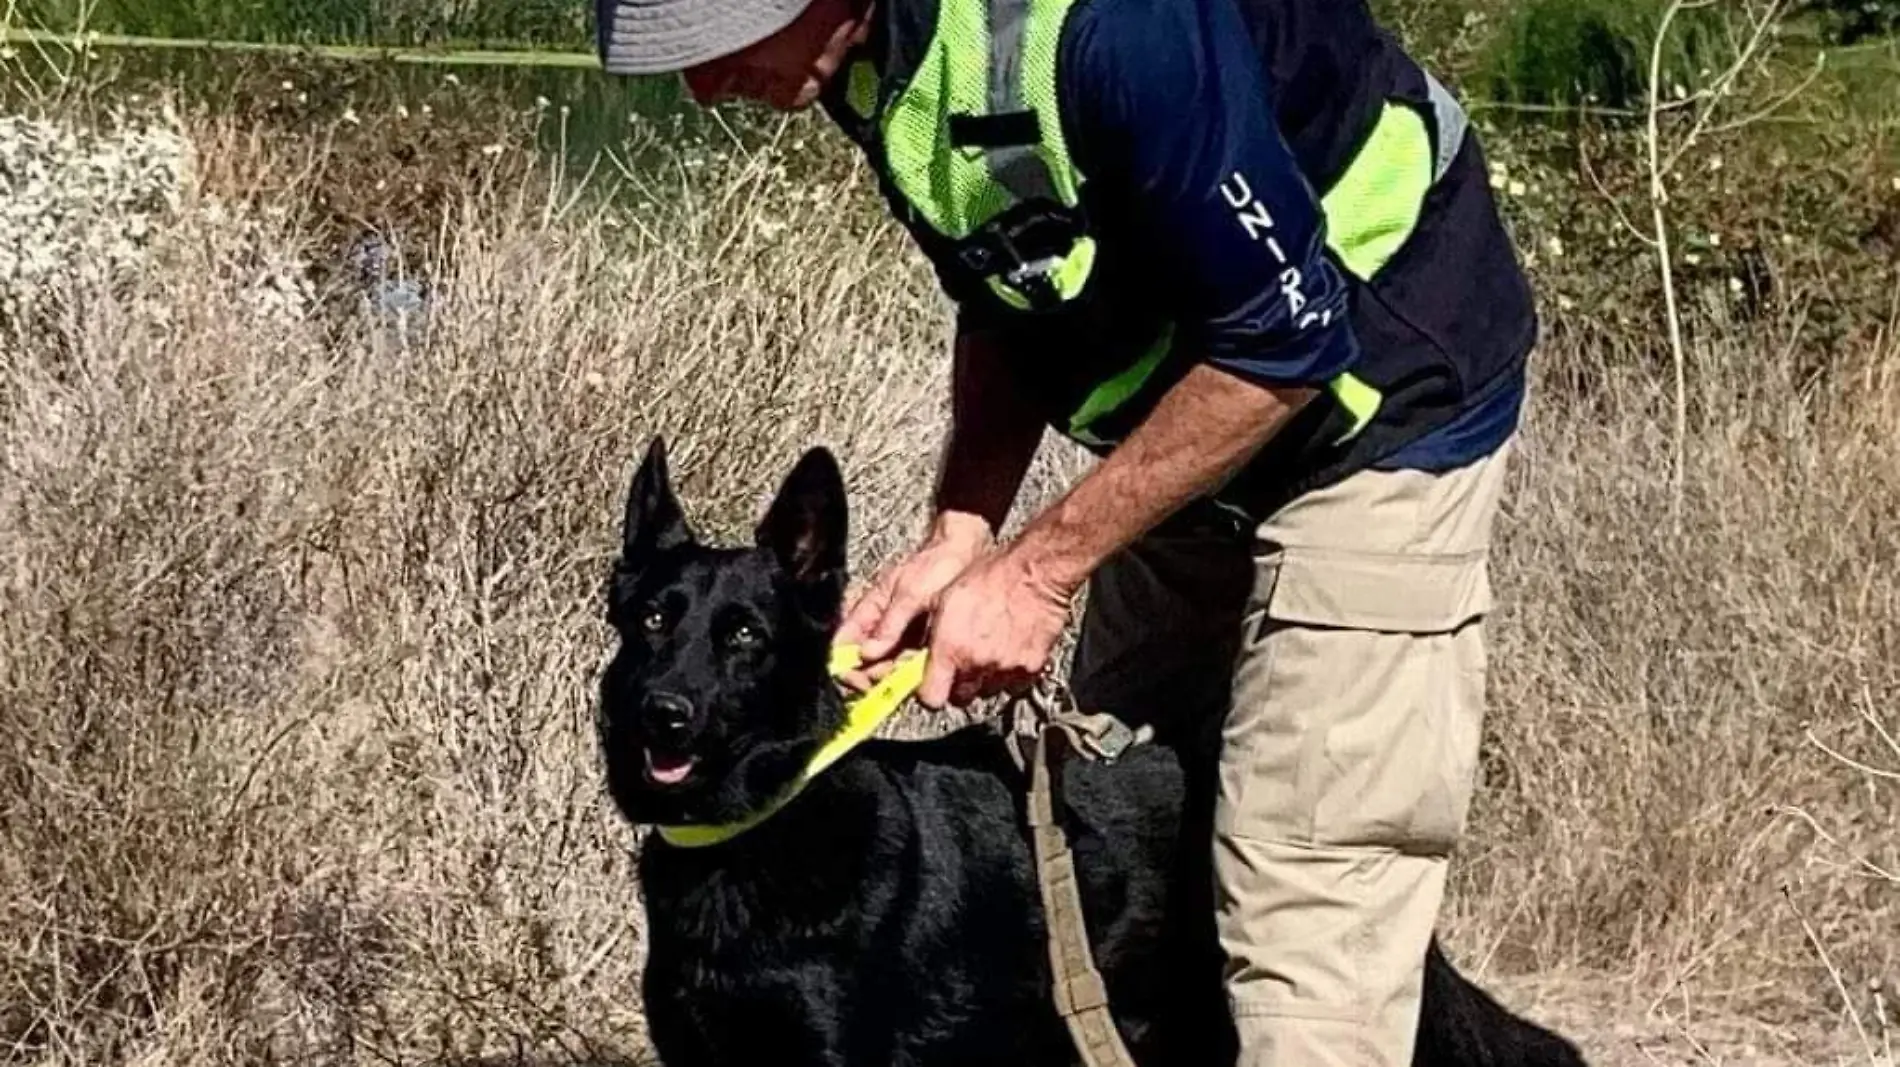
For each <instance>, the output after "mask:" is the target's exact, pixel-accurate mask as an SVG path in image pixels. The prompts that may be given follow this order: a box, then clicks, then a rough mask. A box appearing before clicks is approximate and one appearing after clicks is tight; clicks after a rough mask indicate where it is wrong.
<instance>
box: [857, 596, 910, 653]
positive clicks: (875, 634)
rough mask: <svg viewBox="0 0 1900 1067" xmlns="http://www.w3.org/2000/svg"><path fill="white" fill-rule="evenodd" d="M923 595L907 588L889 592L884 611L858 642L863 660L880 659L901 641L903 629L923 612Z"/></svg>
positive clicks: (908, 626) (908, 627) (907, 628)
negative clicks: (862, 653)
mask: <svg viewBox="0 0 1900 1067" xmlns="http://www.w3.org/2000/svg"><path fill="white" fill-rule="evenodd" d="M924 606H925V601H924V598H923V597H920V596H918V595H916V594H915V593H911V592H909V591H907V590H898V591H896V592H894V593H892V594H891V598H890V602H889V603H887V604H886V605H885V606H884V613H883V614H882V615H880V616H878V619H877V624H876V625H875V626H873V627H871V628H870V632H868V633H866V634H865V635H864V639H863V640H862V641H861V642H860V644H861V646H862V649H863V652H864V658H865V660H866V661H867V662H868V661H872V660H880V659H883V658H884V657H885V656H888V655H890V654H891V649H893V648H895V647H897V645H898V644H899V643H900V642H901V641H903V639H904V633H905V631H907V630H909V629H910V627H911V624H912V623H914V622H916V621H917V616H918V615H920V614H922V613H923V610H924Z"/></svg>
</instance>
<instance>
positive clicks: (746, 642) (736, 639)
mask: <svg viewBox="0 0 1900 1067" xmlns="http://www.w3.org/2000/svg"><path fill="white" fill-rule="evenodd" d="M763 636H764V635H762V634H760V633H759V628H758V627H756V626H753V625H751V624H750V623H743V622H742V623H740V624H739V625H737V626H735V627H733V628H732V634H731V636H730V637H728V638H727V640H728V641H731V642H732V647H734V648H752V647H753V646H755V645H757V644H758V643H759V641H760V639H761V638H762V637H763Z"/></svg>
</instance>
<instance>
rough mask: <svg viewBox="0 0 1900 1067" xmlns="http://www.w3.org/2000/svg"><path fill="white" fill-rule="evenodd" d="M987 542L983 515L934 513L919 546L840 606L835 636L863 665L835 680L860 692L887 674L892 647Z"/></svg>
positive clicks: (891, 663)
mask: <svg viewBox="0 0 1900 1067" xmlns="http://www.w3.org/2000/svg"><path fill="white" fill-rule="evenodd" d="M993 543H994V538H993V537H992V535H991V533H990V527H989V524H988V523H987V522H985V521H984V520H982V519H980V518H977V517H976V516H973V515H967V514H963V513H960V512H945V513H943V514H942V515H939V516H938V517H937V521H936V524H935V527H934V529H933V530H932V532H931V536H930V539H929V540H927V541H926V542H924V544H923V546H922V547H920V548H919V549H918V550H917V551H915V552H913V553H911V554H910V555H909V556H906V557H904V558H903V559H902V560H899V561H898V562H897V564H896V565H894V566H892V567H890V568H888V569H887V570H885V571H884V572H883V573H882V574H879V575H878V576H877V578H876V579H875V580H874V581H872V583H871V585H870V586H869V587H868V588H866V589H865V590H864V591H863V592H861V593H859V594H858V596H857V598H856V599H855V600H853V601H852V603H851V604H850V605H849V606H848V607H846V608H845V612H844V622H843V623H842V624H841V625H840V626H839V627H838V634H837V637H836V641H837V643H838V644H850V643H856V644H857V645H858V646H859V650H860V652H861V653H862V654H863V661H864V663H865V667H864V668H862V669H860V670H856V671H852V672H850V673H848V674H846V675H845V676H844V677H843V678H842V679H841V680H842V681H843V682H844V683H845V684H846V685H847V686H849V687H851V688H852V689H855V690H857V691H859V692H863V691H864V690H866V689H868V688H870V686H871V684H872V683H873V682H875V681H877V680H878V679H880V678H882V677H883V676H884V675H886V674H889V673H890V671H891V670H892V668H894V667H895V666H896V663H895V661H894V660H893V659H892V658H891V655H892V653H893V652H895V651H897V650H898V648H899V647H901V646H902V645H904V644H906V643H907V642H906V640H905V639H906V638H907V637H914V636H915V635H914V631H915V630H916V629H917V628H918V624H919V623H921V622H922V621H924V620H925V619H926V618H927V616H928V615H929V614H930V612H932V611H933V610H934V609H935V608H936V606H937V600H938V597H939V596H941V595H942V593H943V591H944V590H945V589H948V588H949V587H950V585H951V584H952V583H953V582H955V581H956V580H957V579H958V578H959V577H960V576H961V575H962V574H963V573H964V572H965V571H966V570H968V569H969V567H970V565H971V564H973V563H975V562H976V561H977V560H978V559H979V558H981V557H982V556H983V554H984V553H986V552H988V551H989V550H990V547H991V546H992V544H993ZM910 643H921V642H920V641H913V642H910Z"/></svg>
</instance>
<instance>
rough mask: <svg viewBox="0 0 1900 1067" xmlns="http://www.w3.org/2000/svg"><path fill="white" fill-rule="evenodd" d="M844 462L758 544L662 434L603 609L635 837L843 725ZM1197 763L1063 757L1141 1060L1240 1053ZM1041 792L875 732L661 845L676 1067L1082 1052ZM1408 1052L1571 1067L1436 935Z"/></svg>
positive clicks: (662, 1010) (693, 810)
mask: <svg viewBox="0 0 1900 1067" xmlns="http://www.w3.org/2000/svg"><path fill="white" fill-rule="evenodd" d="M846 512H847V509H846V502H845V490H844V484H843V480H842V478H841V477H840V474H839V470H838V465H837V463H836V461H835V460H834V459H833V458H832V456H831V454H830V453H829V452H827V451H825V450H824V449H813V450H811V451H809V452H807V453H806V454H805V455H804V457H803V458H802V459H801V460H800V461H799V463H798V464H797V465H796V467H795V468H794V469H793V470H792V472H791V473H790V475H789V476H788V477H787V478H786V479H785V481H784V483H783V484H782V486H781V488H780V491H779V493H778V496H777V498H776V499H775V500H774V501H773V503H772V504H771V506H770V507H769V508H768V509H767V512H766V514H765V516H764V519H763V520H762V521H761V522H760V523H759V525H758V527H757V530H756V534H755V539H754V540H755V543H754V544H752V545H750V546H743V547H741V546H732V547H714V546H708V545H705V544H702V543H701V542H700V541H699V540H698V539H697V538H696V537H695V536H694V534H693V532H692V530H691V529H690V528H689V526H688V524H687V522H686V519H685V517H684V514H683V513H682V510H681V508H680V504H679V501H678V499H677V498H676V497H675V495H674V493H673V490H672V487H671V484H670V481H669V478H668V474H667V464H666V451H665V443H664V441H663V440H660V439H655V440H654V441H653V442H652V444H651V445H650V446H649V449H648V452H647V455H646V458H645V461H644V462H643V463H642V465H641V466H640V468H639V470H638V472H637V473H636V474H635V476H634V479H633V483H632V486H631V488H630V490H629V493H628V497H627V502H626V516H625V523H624V528H623V530H622V547H621V554H620V557H619V559H618V560H617V561H616V562H615V564H614V567H613V570H612V573H611V576H610V580H609V583H608V591H607V596H606V608H607V611H606V614H607V620H608V622H609V623H610V624H611V625H612V626H613V628H614V629H615V630H616V631H617V633H618V636H619V642H620V643H619V647H618V649H617V650H616V653H615V655H614V657H613V659H612V661H611V662H610V663H609V665H608V666H607V668H606V670H605V672H604V674H603V676H602V678H601V682H600V693H599V696H600V703H599V709H598V717H597V718H598V722H597V725H598V730H599V743H600V745H601V750H602V755H603V758H604V762H605V771H606V780H607V785H608V789H609V791H610V793H611V794H612V796H613V799H614V802H615V804H616V805H617V806H618V808H619V810H620V812H621V814H622V815H623V816H624V817H625V818H626V819H627V820H628V821H629V822H630V823H633V824H635V825H637V826H654V825H669V824H690V823H701V824H704V823H715V824H717V823H728V822H732V821H735V820H739V819H741V818H742V817H744V816H747V815H749V814H751V813H753V812H755V811H757V810H759V809H760V808H761V807H762V806H763V805H765V804H766V803H767V802H768V801H769V800H770V799H772V798H774V797H776V796H778V795H779V794H780V792H781V790H782V789H784V788H785V787H786V786H787V784H788V783H790V782H791V781H792V780H793V779H794V778H795V777H796V776H797V775H798V774H799V773H800V771H801V770H802V768H803V767H804V766H805V764H806V761H807V759H808V758H809V757H810V756H811V754H812V753H813V751H814V750H815V749H816V748H817V746H818V745H820V744H821V743H822V742H823V741H824V739H826V738H827V737H829V736H830V735H831V734H832V733H833V732H834V731H835V730H837V729H838V727H839V726H840V724H841V723H842V722H843V720H844V705H843V702H842V699H841V694H840V692H839V689H838V687H837V685H836V683H835V682H834V681H833V680H832V679H831V677H830V676H829V674H828V670H827V665H828V660H829V649H830V644H831V638H832V635H833V633H834V632H835V630H836V628H837V625H838V623H839V620H840V612H841V607H842V601H843V596H844V590H845V581H846V564H845V544H846V541H845V538H846V528H847V514H846ZM1188 785H1189V783H1188V781H1187V776H1186V775H1185V774H1184V772H1183V757H1182V756H1181V755H1180V754H1179V753H1177V752H1176V751H1175V750H1174V749H1173V748H1172V747H1171V746H1167V745H1162V744H1146V745H1140V746H1137V747H1136V748H1135V749H1134V750H1132V751H1131V752H1130V753H1129V754H1128V755H1126V756H1125V757H1124V758H1122V759H1120V760H1118V761H1116V762H1115V763H1113V764H1112V765H1109V764H1097V763H1091V762H1088V761H1081V760H1077V761H1069V762H1068V763H1067V764H1066V765H1065V769H1064V772H1063V793H1064V800H1065V805H1066V807H1065V811H1064V818H1065V821H1066V827H1067V831H1068V833H1069V836H1070V840H1071V843H1072V846H1073V848H1074V850H1075V854H1076V864H1077V867H1078V870H1079V882H1080V885H1081V890H1082V896H1083V905H1084V911H1085V914H1086V917H1087V921H1088V928H1089V934H1090V939H1091V942H1092V945H1093V949H1094V952H1095V955H1096V962H1097V966H1098V967H1100V969H1101V971H1102V973H1103V976H1104V978H1105V980H1106V983H1107V987H1108V991H1109V996H1110V1003H1111V1007H1112V1010H1113V1012H1114V1015H1115V1018H1116V1022H1117V1025H1118V1026H1119V1028H1120V1029H1121V1032H1122V1035H1123V1037H1124V1040H1125V1041H1126V1042H1127V1043H1128V1046H1129V1048H1130V1050H1131V1052H1132V1054H1133V1055H1134V1057H1135V1059H1136V1060H1137V1062H1138V1063H1140V1064H1142V1065H1143V1067H1198V1065H1202V1064H1206V1065H1227V1064H1232V1063H1233V1062H1234V1059H1235V1055H1236V1044H1235V1038H1234V1032H1233V1024H1232V1022H1231V1021H1230V1019H1229V1017H1228V1014H1227V1011H1226V1001H1225V999H1224V994H1223V992H1222V987H1221V961H1220V955H1219V947H1218V943H1217V941H1216V939H1215V931H1214V917H1213V910H1214V909H1213V907H1212V901H1213V897H1212V893H1211V889H1210V888H1209V887H1210V885H1211V882H1210V879H1211V874H1210V873H1209V870H1208V868H1209V867H1210V865H1211V855H1212V854H1211V849H1210V848H1209V847H1208V846H1207V844H1206V841H1207V840H1209V836H1208V835H1209V833H1210V830H1209V827H1210V826H1211V823H1210V822H1209V821H1208V820H1209V818H1211V816H1209V815H1208V814H1207V812H1206V811H1204V810H1197V809H1202V808H1205V807H1207V805H1202V804H1196V803H1192V802H1190V801H1189V800H1187V799H1186V798H1188V797H1189V796H1190V790H1189V789H1188ZM1023 803H1024V789H1023V785H1022V780H1021V774H1020V772H1019V771H1018V769H1017V767H1016V764H1015V763H1014V762H1012V760H1011V759H1010V757H1009V755H1008V753H1007V751H1006V748H1005V743H1004V740H1003V737H1002V735H1001V733H1000V732H999V731H997V730H996V729H995V728H994V727H993V726H989V725H978V726H971V727H968V728H965V729H963V730H960V731H957V732H954V733H951V734H949V735H947V736H944V737H941V738H938V739H934V740H928V741H892V740H874V741H870V742H867V743H865V744H863V745H860V746H859V747H858V748H856V749H855V750H853V751H852V753H851V754H850V755H848V756H846V757H845V758H844V759H842V760H841V761H839V762H838V763H837V764H836V765H835V766H833V767H832V768H831V769H830V770H828V771H826V772H825V773H824V774H823V775H821V776H819V777H818V778H817V779H815V780H814V781H813V782H812V783H811V784H810V785H809V786H808V787H807V788H806V789H805V790H804V791H803V792H802V793H800V794H799V795H798V796H797V798H796V799H795V800H793V801H792V802H791V803H790V804H788V805H787V806H786V807H784V808H783V810H781V811H778V812H777V813H776V814H774V815H773V816H772V817H771V818H769V819H768V820H766V821H765V822H764V823H762V824H760V825H757V826H755V827H753V828H752V829H750V830H748V831H746V832H745V833H743V834H741V835H739V836H738V837H735V838H732V839H731V840H728V841H726V842H724V843H721V844H718V845H714V846H710V847H703V848H682V847H676V846H673V845H670V844H668V843H666V842H665V841H664V840H661V839H660V838H659V837H658V836H657V835H656V836H650V837H648V838H647V841H646V844H645V845H644V847H643V849H642V852H641V855H640V861H639V872H640V888H641V892H642V895H643V898H644V904H645V908H646V914H647V931H648V958H647V961H646V968H645V973H644V979H643V990H642V995H643V999H644V1004H645V1009H646V1016H647V1022H648V1027H649V1031H650V1034H651V1038H652V1041H653V1044H654V1046H655V1048H656V1049H657V1051H658V1053H659V1056H660V1058H661V1061H662V1062H663V1063H664V1064H665V1065H666V1067H761V1065H763V1064H774V1065H782V1067H805V1065H810V1067H820V1065H823V1067H938V1065H941V1067H1017V1065H1021V1067H1041V1065H1051V1067H1054V1065H1070V1064H1074V1063H1077V1062H1078V1061H1077V1058H1076V1055H1075V1053H1074V1051H1073V1049H1072V1047H1071V1045H1070V1042H1069V1036H1068V1032H1067V1030H1066V1029H1065V1028H1064V1026H1063V1025H1062V1023H1061V1020H1060V1019H1059V1018H1058V1016H1057V1015H1056V1012H1055V1009H1054V1008H1053V1006H1052V1002H1051V999H1050V993H1049V981H1050V972H1049V964H1048V960H1047V956H1046V948H1045V944H1044V940H1043V938H1044V926H1043V919H1042V906H1041V901H1040V898H1039V896H1038V894H1037V886H1036V881H1035V878H1036V875H1035V868H1034V864H1033V861H1032V856H1031V849H1030V844H1029V840H1028V837H1027V833H1026V831H1025V829H1024V826H1023V819H1022V805H1023ZM1425 962H1426V972H1425V975H1426V977H1425V988H1424V1001H1423V1010H1422V1013H1421V1018H1420V1022H1419V1041H1418V1044H1417V1053H1416V1058H1415V1063H1417V1064H1420V1065H1426V1067H1454V1065H1457V1067H1573V1065H1575V1067H1581V1065H1582V1063H1583V1060H1582V1059H1581V1057H1580V1056H1579V1055H1578V1053H1577V1051H1576V1049H1575V1048H1574V1047H1573V1046H1572V1045H1571V1044H1570V1043H1569V1042H1567V1041H1566V1040H1564V1039H1563V1038H1561V1037H1558V1036H1557V1035H1555V1034H1553V1033H1551V1032H1549V1031H1547V1030H1545V1029H1543V1028H1541V1027H1539V1026H1537V1025H1535V1024H1533V1023H1530V1022H1528V1021H1526V1020H1524V1019H1521V1018H1519V1017H1517V1016H1516V1015H1513V1014H1512V1013H1510V1012H1509V1011H1507V1010H1506V1009H1504V1008H1503V1007H1502V1006H1500V1005H1499V1004H1498V1003H1497V1002H1495V1001H1494V1000H1492V999H1491V998H1490V997H1489V996H1487V995H1486V994H1485V993H1484V992H1482V991H1481V990H1479V989H1478V988H1476V987H1475V986H1473V985H1472V984H1470V982H1468V981H1467V980H1466V979H1465V978H1463V977H1462V976H1461V975H1460V974H1459V973H1458V972H1457V971H1456V970H1455V969H1454V968H1453V966H1452V965H1451V963H1450V962H1449V961H1448V960H1447V959H1446V958H1445V957H1444V955H1443V954H1442V953H1441V951H1440V950H1439V947H1438V944H1437V942H1436V940H1435V939H1434V941H1433V943H1432V944H1431V946H1430V948H1429V950H1428V953H1427V957H1426V961H1425Z"/></svg>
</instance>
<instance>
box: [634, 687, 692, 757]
mask: <svg viewBox="0 0 1900 1067" xmlns="http://www.w3.org/2000/svg"><path fill="white" fill-rule="evenodd" d="M641 712H642V716H643V718H645V720H646V728H647V736H648V737H649V738H651V739H652V740H653V741H655V742H657V743H659V744H663V745H664V744H685V743H686V742H687V741H688V740H690V739H691V734H692V732H693V704H692V701H690V700H687V699H686V698H685V697H683V696H680V695H678V694H677V693H648V694H647V698H646V702H645V703H644V705H643V706H642V708H641Z"/></svg>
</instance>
